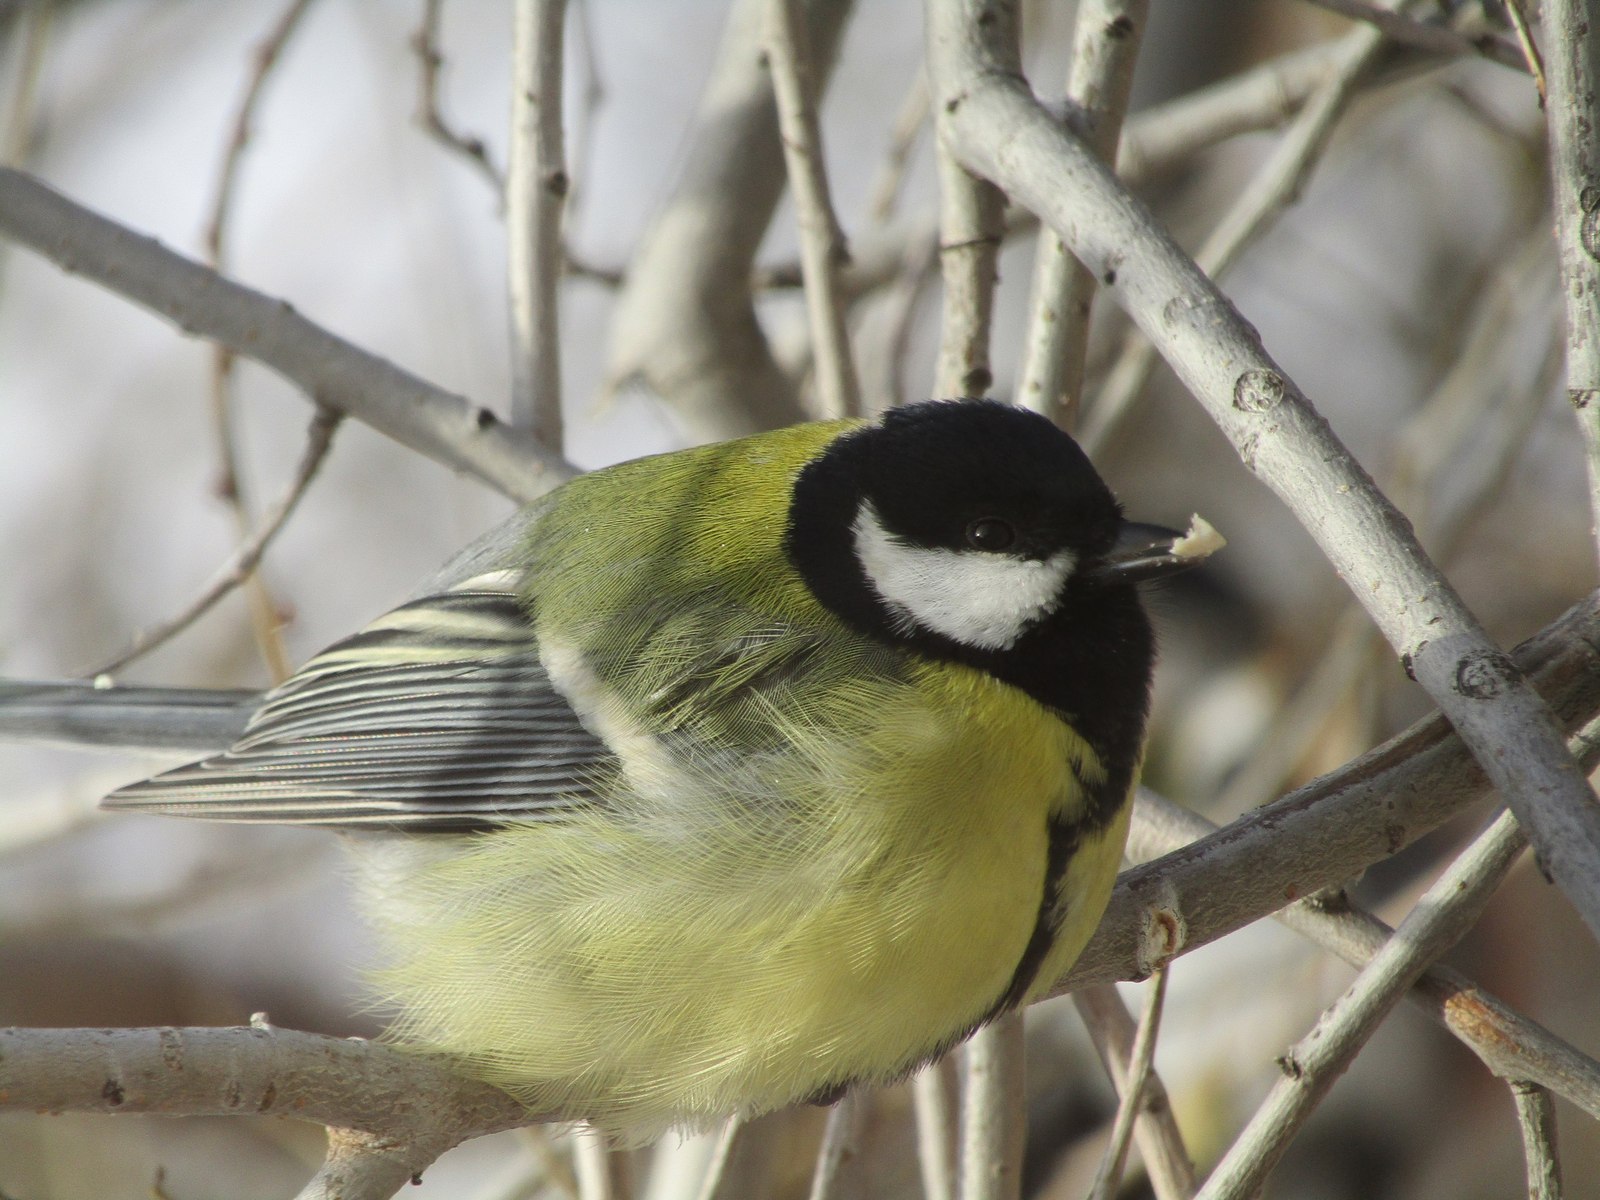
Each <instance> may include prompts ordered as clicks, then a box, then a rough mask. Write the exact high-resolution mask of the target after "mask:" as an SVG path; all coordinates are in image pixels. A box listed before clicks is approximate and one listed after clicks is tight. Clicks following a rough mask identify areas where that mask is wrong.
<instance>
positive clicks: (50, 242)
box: [0, 167, 574, 500]
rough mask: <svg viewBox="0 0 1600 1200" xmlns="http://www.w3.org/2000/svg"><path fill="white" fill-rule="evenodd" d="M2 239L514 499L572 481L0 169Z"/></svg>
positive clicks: (195, 267) (556, 465)
mask: <svg viewBox="0 0 1600 1200" xmlns="http://www.w3.org/2000/svg"><path fill="white" fill-rule="evenodd" d="M0 237H5V238H9V239H11V240H13V241H15V242H18V243H20V244H22V245H24V246H27V247H28V248H29V249H31V250H34V251H36V252H37V253H39V254H41V255H43V256H44V257H45V258H48V259H49V260H50V261H51V262H53V263H55V264H56V265H57V266H58V267H60V268H61V269H62V270H65V271H68V272H70V273H72V274H76V275H82V276H83V277H85V278H86V279H90V280H93V281H94V282H95V283H98V284H100V285H101V286H103V287H106V288H109V289H110V290H111V291H114V292H116V293H117V294H119V295H121V296H123V297H125V298H126V299H129V300H132V301H134V302H135V303H137V304H140V305H142V306H143V307H145V308H148V309H150V310H151V311H152V312H155V313H157V314H159V315H160V316H163V317H165V318H167V320H169V321H171V322H172V323H173V324H175V325H177V326H178V328H179V329H181V330H182V331H183V332H185V333H188V334H191V335H193V336H196V337H204V338H209V339H211V340H212V341H216V342H219V343H221V344H222V345H225V346H227V347H229V348H230V349H232V350H233V351H234V352H235V353H237V354H239V355H242V356H243V357H245V358H249V359H253V360H254V361H256V362H259V363H261V364H262V365H263V366H265V367H268V368H270V369H272V370H273V371H275V372H277V373H278V374H279V375H281V376H283V377H284V378H285V379H287V380H288V381H289V382H290V383H292V384H294V385H295V386H296V387H297V388H299V389H300V390H301V391H302V392H304V393H305V395H306V397H307V399H309V400H312V401H313V402H314V403H318V404H322V405H326V406H327V407H329V408H334V409H338V410H339V411H341V412H343V413H345V414H346V415H348V416H351V417H354V418H355V419H357V420H358V421H362V422H364V423H366V424H368V425H370V426H372V427H373V428H374V429H376V430H377V431H378V432H379V433H382V434H385V435H387V436H388V437H391V438H393V439H394V440H395V441H397V442H400V443H401V444H402V445H405V446H409V447H410V448H411V449H413V450H416V451H417V452H419V453H420V454H423V455H424V456H426V457H428V458H431V459H434V460H435V461H437V462H440V463H443V464H444V465H445V466H448V467H451V468H453V469H455V470H458V471H465V472H467V473H468V474H471V475H475V476H477V477H478V478H479V479H482V480H483V481H484V482H485V483H487V484H488V485H489V486H490V487H492V488H495V489H496V490H497V491H500V492H504V493H505V494H506V495H508V496H511V497H513V498H514V499H518V500H532V499H535V498H536V497H538V496H541V495H543V494H544V493H545V492H547V491H549V490H550V489H551V488H552V487H554V486H555V485H556V484H558V483H560V482H562V480H564V479H568V478H570V477H571V476H572V475H573V474H574V471H573V468H572V466H571V465H570V464H569V463H567V462H566V461H565V460H564V459H562V458H561V456H560V455H559V454H558V453H557V452H555V451H553V450H551V449H549V448H547V447H543V446H539V445H537V444H532V443H529V442H528V441H527V440H526V439H525V438H520V437H518V436H517V435H516V434H515V433H514V432H513V431H512V430H511V429H510V428H508V427H507V426H506V425H505V424H503V423H502V422H501V421H500V419H499V418H498V417H496V416H495V415H494V414H493V413H492V412H490V411H489V410H488V409H486V408H482V407H480V406H478V405H475V404H472V403H470V402H469V401H467V400H466V399H464V398H463V397H461V396H458V395H455V394H454V393H452V392H447V391H445V390H444V389H443V388H440V387H436V386H435V385H433V384H431V383H428V382H427V381H426V380H423V379H420V378H418V377H417V376H415V375H413V374H411V373H410V372H409V371H406V370H404V369H402V368H400V367H398V366H396V365H395V364H394V363H391V362H389V361H388V360H387V359H384V358H380V357H379V356H378V355H376V354H372V353H370V352H368V351H366V350H363V349H361V348H360V347H358V346H355V345H352V344H351V343H349V342H347V341H345V340H343V339H342V338H339V337H336V336H335V335H334V334H332V333H330V332H328V331H327V330H326V329H324V328H322V327H321V326H320V325H317V324H315V323H314V322H312V321H308V320H307V319H306V318H305V317H302V316H301V315H300V314H299V313H297V312H296V311H295V310H294V309H293V308H291V307H290V306H289V305H288V304H286V303H284V302H283V301H282V300H275V299H273V298H272V297H270V296H266V295H263V294H262V293H261V292H257V291H255V290H253V289H251V288H247V287H244V286H243V285H241V284H237V283H234V282H232V281H231V280H228V279H224V278H223V277H222V276H220V275H218V274H217V273H216V272H214V271H211V270H209V269H208V268H206V267H203V266H201V265H200V264H199V263H197V262H194V261H193V260H192V259H188V258H185V257H184V256H183V255H181V254H178V253H176V252H174V251H172V250H168V249H167V248H166V247H164V246H162V245H161V244H160V243H159V242H157V241H156V240H155V239H154V238H148V237H143V236H141V235H140V234H137V233H134V232H133V231H132V230H130V229H127V228H125V227H123V226H121V225H118V224H116V223H115V222H113V221H109V220H107V219H106V218H104V217H102V216H99V215H98V214H96V213H93V212H91V211H89V210H88V209H86V208H83V207H81V206H80V205H77V204H74V203H73V202H72V201H71V200H68V199H67V198H66V197H65V196H62V195H60V194H59V193H57V192H55V191H53V190H51V189H50V188H49V187H47V186H45V185H44V184H43V183H41V182H39V181H38V180H37V179H34V178H33V177H31V176H29V175H26V174H24V173H22V172H21V171H17V170H13V169H11V168H9V167H0Z"/></svg>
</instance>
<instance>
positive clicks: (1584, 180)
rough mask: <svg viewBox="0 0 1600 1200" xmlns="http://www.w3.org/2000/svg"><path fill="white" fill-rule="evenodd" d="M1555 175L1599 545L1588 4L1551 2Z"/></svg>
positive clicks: (1597, 273)
mask: <svg viewBox="0 0 1600 1200" xmlns="http://www.w3.org/2000/svg"><path fill="white" fill-rule="evenodd" d="M1542 20H1543V24H1544V40H1545V78H1546V83H1547V86H1548V87H1549V89H1550V98H1549V103H1547V104H1546V105H1545V119H1546V122H1547V124H1548V126H1549V129H1550V174H1551V177H1552V181H1553V184H1552V187H1553V191H1552V195H1553V197H1554V204H1555V210H1556V250H1557V257H1558V259H1559V260H1560V263H1561V284H1562V287H1561V292H1562V295H1563V296H1565V297H1566V304H1567V399H1568V400H1570V401H1571V402H1572V407H1573V408H1574V409H1575V410H1576V413H1577V421H1578V430H1579V432H1580V434H1581V435H1582V437H1583V445H1584V450H1585V453H1586V457H1587V462H1588V467H1589V511H1590V519H1591V520H1592V521H1593V522H1594V533H1595V535H1596V537H1597V538H1600V94H1597V89H1600V20H1596V18H1595V14H1594V6H1593V5H1592V4H1591V3H1588V0H1545V3H1544V6H1543V16H1542Z"/></svg>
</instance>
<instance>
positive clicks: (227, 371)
mask: <svg viewBox="0 0 1600 1200" xmlns="http://www.w3.org/2000/svg"><path fill="white" fill-rule="evenodd" d="M310 7H311V3H310V0H291V2H290V4H289V6H288V7H287V8H285V9H284V10H283V13H282V14H281V15H280V16H279V17H278V19H277V21H276V22H274V23H273V27H272V28H271V29H270V30H269V31H268V32H267V35H266V37H264V38H263V39H262V40H261V42H260V44H259V45H258V46H257V47H256V50H255V55H254V59H255V63H254V69H253V70H252V71H251V73H250V80H249V82H248V83H247V84H246V85H245V91H244V96H243V97H242V98H241V100H240V101H239V108H238V111H237V112H236V113H235V114H234V120H233V125H232V127H231V128H230V130H229V133H228V144H227V148H226V149H225V150H224V151H223V156H222V167H221V169H220V170H219V172H218V175H217V186H216V191H215V193H214V196H213V199H212V203H211V211H210V215H209V217H208V218H207V221H206V227H205V234H204V243H205V258H206V265H207V266H209V267H211V268H212V269H213V270H215V271H217V272H219V273H220V272H223V271H226V269H227V265H226V257H225V255H226V248H227V240H226V229H227V221H228V217H229V214H230V213H231V212H232V211H233V197H234V191H235V188H236V186H237V184H238V179H239V168H240V166H241V165H242V164H243V162H244V151H245V148H246V146H248V145H249V142H250V136H251V127H252V125H253V124H254V122H255V114H256V109H257V107H258V105H259V104H260V102H261V97H262V96H263V94H264V93H265V91H266V83H267V79H268V77H269V76H270V75H271V74H272V69H273V67H274V66H276V65H277V63H278V61H279V59H280V58H281V57H282V55H283V48H284V47H285V46H286V45H287V44H288V42H289V39H290V38H291V37H293V36H294V33H295V31H296V30H297V29H298V28H299V27H300V22H301V19H302V18H303V17H304V16H305V14H306V11H307V10H308V9H309V8H310ZM233 364H234V355H233V353H232V351H230V350H229V349H228V348H227V347H225V346H212V347H211V415H212V427H213V430H214V432H215V435H216V442H217V461H218V468H219V470H218V481H217V491H218V493H219V494H220V495H221V496H222V498H223V500H224V502H225V503H226V504H227V505H228V509H229V511H230V512H231V513H232V514H233V522H234V528H235V532H236V534H237V536H238V537H239V538H240V539H241V540H245V539H247V538H249V537H250V530H251V526H252V525H253V524H254V522H253V521H252V519H251V516H250V500H249V496H248V493H247V491H246V488H245V484H244V479H243V477H242V475H241V474H240V471H239V454H238V448H237V446H236V444H235V439H234V424H233ZM241 582H242V585H243V590H244V593H245V599H246V602H247V604H248V605H249V608H250V625H251V629H252V630H253V632H254V634H255V642H256V647H257V649H258V650H259V651H260V653H261V657H262V660H263V662H264V663H265V664H266V668H267V675H268V678H270V679H271V680H272V681H273V682H274V683H278V682H281V681H282V680H284V679H286V678H288V675H289V656H288V652H287V650H286V649H285V647H284V644H283V635H282V633H281V632H280V630H279V627H278V624H279V618H278V605H277V603H276V602H275V601H274V600H273V598H272V595H271V593H270V592H269V591H268V589H267V585H266V581H265V580H264V579H263V578H262V577H261V573H260V572H259V571H256V570H254V569H252V570H250V571H249V572H248V573H247V574H246V575H245V577H244V579H243V580H242V581H241Z"/></svg>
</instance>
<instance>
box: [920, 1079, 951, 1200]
mask: <svg viewBox="0 0 1600 1200" xmlns="http://www.w3.org/2000/svg"><path fill="white" fill-rule="evenodd" d="M957 1083H958V1080H957V1078H956V1062H955V1057H954V1056H953V1055H949V1054H947V1055H945V1056H944V1057H943V1058H940V1059H937V1060H936V1061H934V1062H931V1063H929V1064H928V1065H927V1066H926V1067H924V1068H922V1070H921V1071H919V1072H917V1075H916V1078H914V1079H913V1080H912V1081H911V1089H912V1090H911V1096H912V1103H913V1106H914V1111H915V1114H916V1123H917V1167H918V1170H919V1172H920V1174H921V1176H922V1195H923V1200H956V1170H957V1167H958V1166H959V1164H958V1162H957V1160H956V1146H957V1141H956V1135H957V1133H958V1132H959V1130H958V1126H957V1123H956V1116H957V1113H956V1094H957V1093H956V1087H957Z"/></svg>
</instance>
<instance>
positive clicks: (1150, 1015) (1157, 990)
mask: <svg viewBox="0 0 1600 1200" xmlns="http://www.w3.org/2000/svg"><path fill="white" fill-rule="evenodd" d="M1166 996H1167V967H1166V966H1165V965H1163V966H1162V967H1161V968H1160V969H1159V970H1157V971H1156V973H1155V976H1154V978H1152V979H1151V981H1150V991H1149V993H1148V994H1147V995H1146V996H1145V1005H1144V1011H1143V1013H1141V1014H1140V1016H1139V1028H1138V1031H1137V1032H1136V1033H1135V1034H1134V1038H1133V1049H1132V1051H1131V1053H1130V1054H1129V1056H1128V1068H1127V1080H1126V1082H1125V1083H1124V1084H1123V1086H1122V1087H1121V1089H1120V1091H1121V1099H1120V1101H1119V1102H1118V1104H1117V1115H1116V1118H1115V1119H1114V1120H1113V1121H1112V1123H1111V1136H1110V1137H1109V1138H1108V1139H1107V1140H1106V1148H1105V1153H1104V1154H1103V1155H1102V1156H1101V1159H1100V1167H1099V1169H1098V1170H1097V1171H1096V1172H1095V1176H1094V1184H1093V1186H1092V1187H1090V1189H1089V1200H1111V1198H1112V1197H1113V1196H1115V1195H1116V1194H1117V1189H1118V1188H1119V1187H1120V1186H1121V1184H1122V1170H1123V1167H1124V1165H1125V1164H1126V1163H1127V1160H1128V1143H1129V1141H1131V1140H1132V1137H1133V1129H1134V1119H1135V1118H1136V1117H1137V1116H1138V1115H1139V1112H1140V1110H1141V1108H1142V1106H1143V1103H1144V1094H1145V1088H1146V1086H1147V1085H1148V1084H1149V1081H1150V1079H1151V1077H1152V1068H1153V1065H1154V1063H1155V1055H1156V1032H1157V1031H1158V1030H1159V1029H1160V1028H1161V1005H1162V1002H1163V1001H1164V1000H1165V999H1166Z"/></svg>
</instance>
